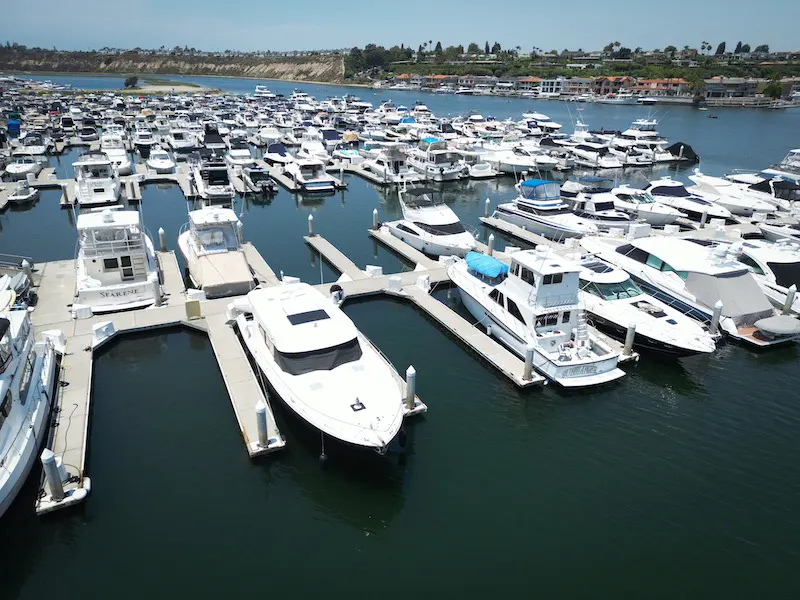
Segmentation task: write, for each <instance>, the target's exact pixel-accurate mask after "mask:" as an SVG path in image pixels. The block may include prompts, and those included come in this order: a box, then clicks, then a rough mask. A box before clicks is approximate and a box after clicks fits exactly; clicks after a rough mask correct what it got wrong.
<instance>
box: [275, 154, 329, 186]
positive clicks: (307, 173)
mask: <svg viewBox="0 0 800 600" xmlns="http://www.w3.org/2000/svg"><path fill="white" fill-rule="evenodd" d="M284 172H285V173H286V176H287V177H289V178H290V179H292V180H293V181H294V182H295V185H296V186H297V187H298V188H300V190H301V191H303V192H306V193H309V194H313V193H320V194H327V193H330V192H333V191H334V190H335V189H336V179H334V177H333V176H332V175H329V174H328V173H327V172H326V171H325V165H324V163H323V162H322V161H320V160H317V159H314V158H303V159H300V158H298V159H297V160H296V161H295V162H293V163H290V164H289V165H287V166H286V169H285V171H284Z"/></svg>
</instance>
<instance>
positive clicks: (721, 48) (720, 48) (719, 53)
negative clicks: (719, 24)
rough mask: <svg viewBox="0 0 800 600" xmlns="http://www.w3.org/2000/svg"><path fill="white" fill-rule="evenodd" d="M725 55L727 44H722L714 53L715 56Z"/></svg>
mask: <svg viewBox="0 0 800 600" xmlns="http://www.w3.org/2000/svg"><path fill="white" fill-rule="evenodd" d="M723 54H725V42H720V43H719V46H717V51H716V52H714V56H722V55H723Z"/></svg>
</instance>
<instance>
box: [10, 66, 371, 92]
mask: <svg viewBox="0 0 800 600" xmlns="http://www.w3.org/2000/svg"><path fill="white" fill-rule="evenodd" d="M0 73H7V74H9V75H25V76H28V77H35V76H48V75H51V76H52V75H55V76H59V77H70V76H75V77H120V78H122V79H124V78H125V77H133V76H135V77H140V78H145V77H147V76H151V77H216V78H219V79H249V80H251V81H285V82H289V83H307V84H311V85H335V86H340V87H358V88H368V89H372V86H371V85H369V84H366V83H339V82H333V81H315V80H312V79H276V78H274V77H251V76H248V75H195V74H181V73H117V72H102V73H97V72H89V71H16V70H13V69H11V70H9V69H6V70H0ZM95 91H99V90H95Z"/></svg>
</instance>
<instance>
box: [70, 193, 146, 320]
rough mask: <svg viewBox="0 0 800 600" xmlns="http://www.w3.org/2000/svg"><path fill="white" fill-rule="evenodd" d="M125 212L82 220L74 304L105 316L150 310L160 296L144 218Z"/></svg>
mask: <svg viewBox="0 0 800 600" xmlns="http://www.w3.org/2000/svg"><path fill="white" fill-rule="evenodd" d="M121 209H122V207H106V208H99V209H93V210H91V211H88V212H84V213H83V214H80V215H78V222H77V227H78V256H77V260H76V262H75V268H76V271H77V273H76V274H77V281H76V292H75V296H76V298H75V304H73V306H72V311H73V313H74V314H75V315H78V316H81V315H82V314H83V313H82V312H81V311H82V310H84V309H85V308H86V307H88V309H89V310H90V311H91V312H92V313H105V312H113V311H118V310H127V309H130V308H141V307H144V306H149V305H150V304H153V303H154V302H155V301H156V297H157V296H159V295H161V287H160V285H159V275H158V264H157V262H156V256H155V252H154V250H153V242H152V241H151V239H150V237H149V236H148V235H147V233H146V232H145V231H144V228H143V227H142V223H141V215H140V214H139V213H138V212H137V211H135V210H121Z"/></svg>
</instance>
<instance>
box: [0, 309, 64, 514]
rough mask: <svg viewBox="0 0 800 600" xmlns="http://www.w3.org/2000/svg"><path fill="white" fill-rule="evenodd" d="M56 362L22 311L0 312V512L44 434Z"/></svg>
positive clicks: (32, 461) (21, 480) (23, 477)
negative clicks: (36, 339) (35, 337)
mask: <svg viewBox="0 0 800 600" xmlns="http://www.w3.org/2000/svg"><path fill="white" fill-rule="evenodd" d="M55 367H56V357H55V352H54V350H53V345H52V343H51V342H50V341H48V340H47V339H43V340H42V341H40V342H36V341H35V339H34V332H33V325H32V324H31V320H30V316H29V314H28V312H27V311H24V310H12V311H8V312H2V313H0V464H1V465H2V468H0V517H2V516H3V514H4V513H5V512H6V510H7V509H8V507H9V506H10V505H11V503H12V502H13V501H14V498H16V496H17V494H18V493H19V491H20V489H21V488H22V486H23V485H24V483H25V481H26V480H27V478H28V475H29V474H30V472H31V469H32V468H33V466H34V465H35V464H36V462H37V461H36V459H37V457H38V456H39V449H40V448H41V446H42V444H43V443H44V441H45V440H46V439H47V429H48V417H49V415H50V408H51V399H52V397H53V381H54V379H55V373H56V369H55Z"/></svg>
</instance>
